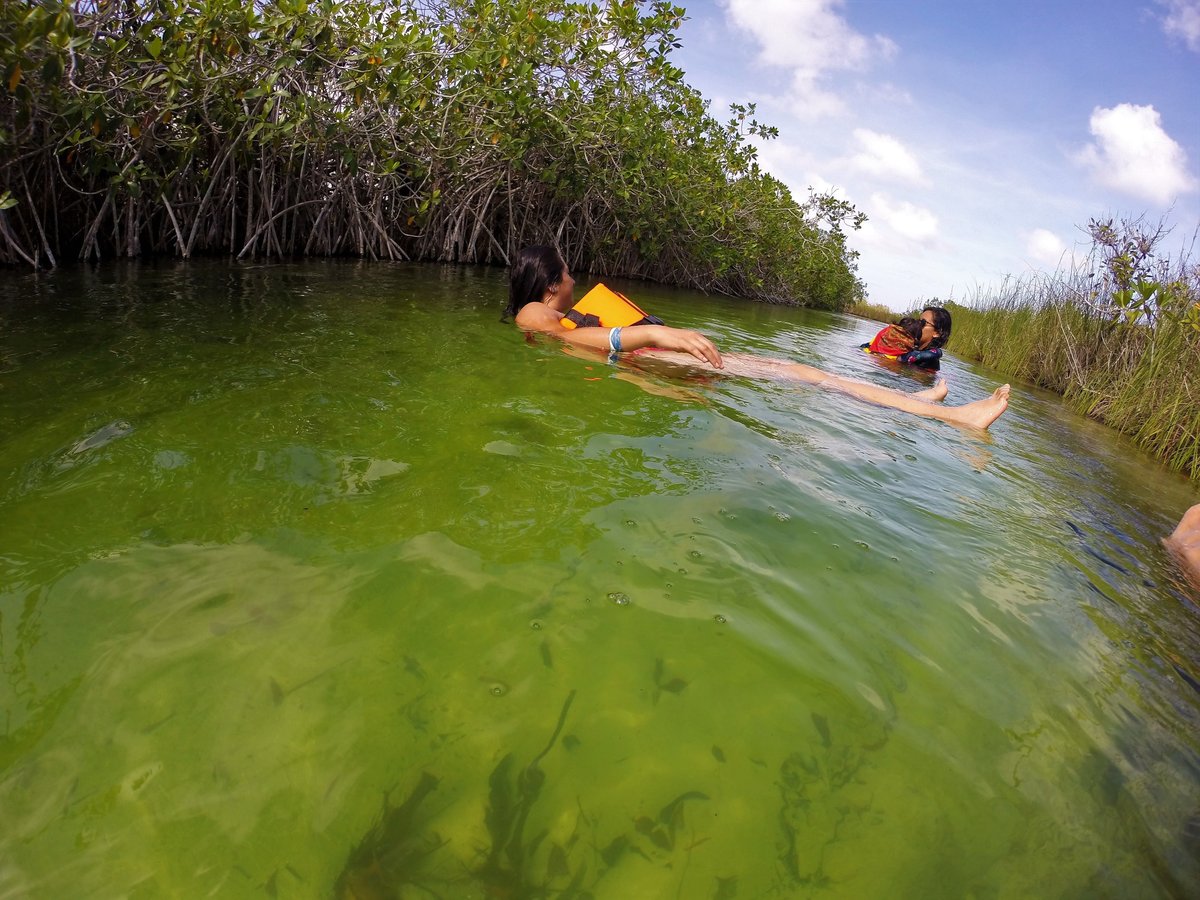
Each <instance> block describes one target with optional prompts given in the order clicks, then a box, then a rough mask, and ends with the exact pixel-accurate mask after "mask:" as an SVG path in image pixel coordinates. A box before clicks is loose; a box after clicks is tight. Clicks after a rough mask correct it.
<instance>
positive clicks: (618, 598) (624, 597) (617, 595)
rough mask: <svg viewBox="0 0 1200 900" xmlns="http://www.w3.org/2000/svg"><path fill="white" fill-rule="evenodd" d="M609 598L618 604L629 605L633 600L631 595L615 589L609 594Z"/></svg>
mask: <svg viewBox="0 0 1200 900" xmlns="http://www.w3.org/2000/svg"><path fill="white" fill-rule="evenodd" d="M608 599H609V600H611V601H612V602H613V603H615V604H617V606H628V605H629V604H630V602H631V601H630V599H629V595H628V594H626V593H624V592H622V591H613V592H612V593H611V594H609V595H608Z"/></svg>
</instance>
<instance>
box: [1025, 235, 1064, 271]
mask: <svg viewBox="0 0 1200 900" xmlns="http://www.w3.org/2000/svg"><path fill="white" fill-rule="evenodd" d="M1066 252H1067V245H1066V244H1064V243H1063V239H1062V238H1060V237H1059V236H1058V235H1057V234H1055V233H1054V232H1053V231H1049V230H1047V229H1045V228H1035V229H1034V230H1033V231H1031V232H1029V234H1028V236H1027V237H1026V239H1025V253H1026V255H1027V256H1029V258H1030V259H1032V260H1033V261H1034V262H1039V263H1041V264H1042V265H1044V266H1055V267H1057V266H1058V265H1059V264H1060V263H1062V261H1063V254H1065V253H1066Z"/></svg>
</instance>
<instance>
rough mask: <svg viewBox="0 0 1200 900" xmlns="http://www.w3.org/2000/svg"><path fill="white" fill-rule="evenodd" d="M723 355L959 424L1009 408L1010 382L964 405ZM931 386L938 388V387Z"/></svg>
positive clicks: (735, 369) (665, 354)
mask: <svg viewBox="0 0 1200 900" xmlns="http://www.w3.org/2000/svg"><path fill="white" fill-rule="evenodd" d="M646 355H647V356H652V357H654V358H657V359H664V360H669V361H671V362H680V363H683V364H685V365H695V360H694V359H692V358H691V357H690V356H688V355H687V354H684V353H675V352H673V351H662V350H654V351H650V352H648V353H647V354H646ZM722 359H724V361H725V368H724V370H723V371H724V372H725V373H726V374H728V375H745V376H748V377H750V378H769V379H772V380H777V379H778V380H796V381H803V382H804V383H805V384H813V385H817V386H818V387H824V388H831V389H833V390H835V391H841V392H843V393H845V394H849V395H850V396H852V397H857V398H858V399H860V400H866V401H867V402H868V403H877V404H878V405H880V406H889V407H891V408H892V409H899V410H901V411H903V412H910V413H913V414H914V415H918V416H925V417H927V418H931V419H941V420H942V421H943V422H952V423H953V424H955V425H969V426H971V427H973V428H987V427H988V426H989V425H991V424H992V423H993V422H995V421H996V420H997V419H998V418H1000V416H1001V415H1003V413H1004V410H1006V409H1008V393H1009V386H1008V385H1007V384H1006V385H1004V386H1002V387H999V388H996V390H995V391H994V392H993V393H992V396H990V397H988V398H986V399H984V400H976V401H975V402H974V403H965V404H963V405H962V406H937V405H934V403H932V402H930V401H931V400H933V399H936V398H934V397H921V396H918V395H917V394H905V393H902V392H900V391H894V390H892V389H891V388H885V387H876V386H875V385H873V384H867V383H866V382H865V381H855V380H854V379H852V378H843V377H841V376H840V375H831V374H829V373H828V372H825V371H822V370H821V369H818V368H816V367H814V366H806V365H804V364H803V363H791V362H785V361H784V360H781V359H769V358H767V357H763V356H744V355H742V354H740V353H729V354H726V355H724V356H723V357H722ZM943 386H944V385H943ZM931 390H936V388H935V389H931ZM926 393H928V392H925V391H922V394H926Z"/></svg>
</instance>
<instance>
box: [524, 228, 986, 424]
mask: <svg viewBox="0 0 1200 900" xmlns="http://www.w3.org/2000/svg"><path fill="white" fill-rule="evenodd" d="M574 292H575V279H573V278H572V277H571V273H570V272H569V271H567V264H566V263H565V262H563V258H562V256H561V255H560V254H559V252H558V251H557V250H555V249H554V248H553V247H544V246H535V247H526V248H525V249H524V250H522V251H521V252H520V253H519V254H518V255H517V259H516V261H515V262H514V263H513V265H512V269H511V271H510V275H509V293H508V307H507V309H506V310H505V314H506V315H508V316H511V317H512V318H513V319H514V321H515V322H516V324H517V325H518V326H520V327H521V328H523V329H524V330H525V331H536V332H541V333H543V334H548V335H551V336H553V337H556V338H559V339H560V340H563V341H566V342H567V343H570V344H574V345H576V346H578V347H589V348H591V349H593V350H601V351H611V352H614V353H622V352H626V353H627V352H630V351H634V350H638V351H643V352H645V353H648V354H652V355H653V356H654V358H656V359H667V360H672V361H675V362H684V363H692V362H693V361H699V362H701V363H705V364H707V365H710V366H712V367H713V368H716V369H722V370H724V371H725V372H728V373H729V374H732V375H747V376H750V377H752V378H768V379H772V380H777V381H802V382H804V383H806V384H813V385H818V386H820V387H823V388H830V389H833V390H837V391H842V392H843V393H846V394H850V395H851V396H853V397H857V398H859V399H860V400H866V401H867V402H869V403H877V404H879V405H880V406H889V407H892V408H893V409H899V410H902V411H904V412H910V413H913V414H915V415H918V416H927V417H929V418H932V419H941V420H942V421H944V422H951V423H953V424H956V425H970V426H973V427H975V428H987V427H988V426H989V425H991V424H992V423H993V422H995V421H996V420H997V419H998V418H1000V416H1001V415H1002V414H1003V412H1004V410H1005V409H1007V408H1008V392H1009V387H1008V385H1007V384H1006V385H1003V386H1002V387H1000V388H997V389H996V391H995V392H994V393H993V394H992V396H990V397H988V398H987V399H985V400H977V401H975V402H974V403H966V404H964V405H962V406H939V405H937V402H936V401H939V400H942V399H944V398H945V396H946V386H945V384H938V385H937V386H935V387H933V388H930V389H929V390H927V391H921V392H919V393H915V394H904V393H901V392H900V391H894V390H892V389H891V388H883V387H876V386H875V385H871V384H865V383H863V382H860V381H854V380H853V379H850V378H843V377H841V376H839V375H832V374H830V373H829V372H824V371H822V370H820V369H817V368H814V367H812V366H806V365H802V364H800V363H792V362H787V361H786V360H781V359H768V358H766V357H760V356H748V355H745V354H740V353H729V354H725V355H724V356H722V355H721V353H720V352H719V351H718V350H717V348H716V346H715V345H714V344H713V342H712V341H710V340H709V339H708V338H706V337H705V336H704V335H702V334H700V333H699V332H697V331H688V330H686V329H683V328H670V327H668V326H666V325H632V326H628V327H625V328H586V327H584V328H579V327H568V326H569V325H574V323H573V322H568V324H567V325H564V324H563V318H564V315H565V314H566V313H567V312H568V311H569V310H570V309H571V307H572V306H573V305H574V302H575V293H574Z"/></svg>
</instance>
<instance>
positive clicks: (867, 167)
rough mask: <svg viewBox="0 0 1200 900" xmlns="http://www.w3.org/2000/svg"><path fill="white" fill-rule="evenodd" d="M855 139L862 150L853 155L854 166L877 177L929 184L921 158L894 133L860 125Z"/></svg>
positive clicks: (855, 132) (859, 149) (851, 163)
mask: <svg viewBox="0 0 1200 900" xmlns="http://www.w3.org/2000/svg"><path fill="white" fill-rule="evenodd" d="M854 140H855V142H856V143H857V144H858V152H857V153H855V154H854V155H853V156H851V157H850V160H849V166H850V168H852V169H854V170H855V171H857V172H862V173H863V174H865V175H873V176H874V177H876V178H883V179H887V180H892V181H907V182H909V183H911V184H924V183H925V176H924V175H923V174H922V172H921V164H920V163H918V162H917V158H916V157H915V156H913V155H912V153H911V152H910V151H909V149H908V148H907V147H905V146H904V145H903V144H902V143H900V141H898V140H896V138H894V137H892V136H891V135H890V134H879V133H878V132H876V131H870V130H868V129H866V128H856V129H854Z"/></svg>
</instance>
